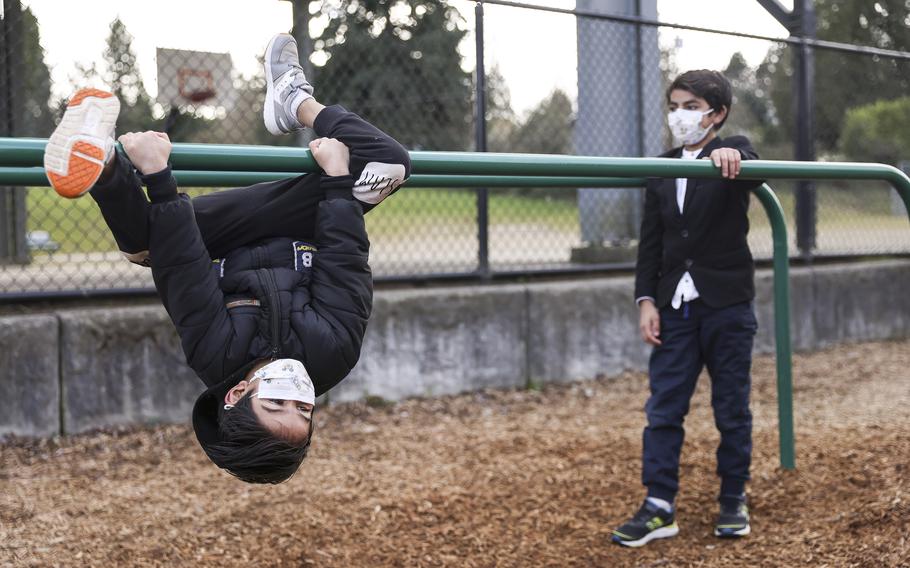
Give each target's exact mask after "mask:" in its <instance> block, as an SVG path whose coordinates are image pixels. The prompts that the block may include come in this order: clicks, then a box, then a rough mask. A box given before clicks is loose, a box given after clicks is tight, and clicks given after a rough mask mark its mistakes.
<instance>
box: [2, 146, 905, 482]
mask: <svg viewBox="0 0 910 568" xmlns="http://www.w3.org/2000/svg"><path fill="white" fill-rule="evenodd" d="M46 143H47V141H46V140H43V139H34V138H33V139H21V138H19V139H16V138H0V165H2V166H3V167H0V183H8V184H15V185H47V179H46V178H45V176H44V171H43V169H42V168H41V167H40V165H41V163H42V161H43V152H44V146H45V144H46ZM411 160H412V166H413V168H412V169H413V172H414V173H415V175H414V176H412V177H411V179H410V180H409V182H408V184H409V185H411V186H415V187H476V186H486V187H522V186H531V187H630V186H637V185H642V184H643V183H644V182H645V180H644V179H642V178H644V177H687V178H718V177H720V172H719V170H718V169H717V168H716V167H714V165H713V164H712V163H710V162H709V161H706V160H698V161H682V160H674V159H668V158H602V157H590V156H553V155H535V154H492V153H484V154H472V153H464V152H412V153H411ZM171 161H172V164H173V165H174V167H175V173H176V175H177V178H178V181H179V182H180V183H181V184H183V185H191V186H200V187H201V186H225V185H248V184H250V183H256V182H259V181H266V180H272V179H280V178H285V177H293V176H294V175H297V174H300V173H304V172H312V171H317V166H316V163H315V161H314V160H313V158H312V156H311V155H310V153H309V151H308V150H305V149H302V148H293V147H262V146H223V145H212V144H175V145H174V149H173V152H172V154H171ZM212 168H215V169H216V170H217V171H211V169H212ZM740 177H742V178H746V179H780V178H786V179H867V180H884V181H888V182H890V183H891V184H892V185H893V186H894V187H895V189H896V190H897V191H898V193H899V194H900V196H901V198H902V199H903V201H904V204H905V205H906V206H907V210H908V212H910V178H908V177H907V175H906V174H904V173H903V172H901V171H900V170H898V169H897V168H894V167H891V166H888V165H884V164H864V163H841V162H785V161H762V160H750V161H748V162H745V163H743V164H742V171H741V174H740ZM618 178H621V179H618ZM755 194H756V196H757V197H758V199H759V200H760V201H761V202H762V205H763V206H764V207H765V211H766V212H767V214H768V217H769V219H770V221H771V226H772V237H773V241H774V312H775V337H776V346H777V347H776V348H777V374H778V384H777V386H778V415H779V421H780V452H781V465H782V467H784V468H785V469H792V468H794V467H795V449H794V446H795V442H794V440H795V433H794V429H793V395H792V352H791V344H790V327H789V303H790V300H789V283H788V280H789V279H788V272H789V267H788V251H787V235H786V225H785V223H784V217H783V211H782V210H781V207H780V203H779V201H778V200H777V197H776V196H775V195H774V193H773V191H771V189H770V188H769V187H767V186H762V187H760V188H758V189H756V190H755Z"/></svg>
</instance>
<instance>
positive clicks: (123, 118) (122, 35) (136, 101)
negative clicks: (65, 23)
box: [104, 18, 160, 132]
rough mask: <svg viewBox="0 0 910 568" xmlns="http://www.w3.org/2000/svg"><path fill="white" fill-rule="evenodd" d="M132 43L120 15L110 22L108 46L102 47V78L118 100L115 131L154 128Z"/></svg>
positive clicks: (150, 101) (150, 106) (147, 96)
mask: <svg viewBox="0 0 910 568" xmlns="http://www.w3.org/2000/svg"><path fill="white" fill-rule="evenodd" d="M132 43H133V36H132V35H130V33H129V32H128V31H127V29H126V26H125V25H124V24H123V22H122V21H121V20H120V18H116V19H115V20H114V21H113V22H111V33H110V35H108V37H107V47H106V48H105V50H104V61H105V64H106V69H105V73H104V81H105V83H107V84H108V85H109V86H110V87H111V92H112V93H113V94H114V95H115V96H116V97H117V98H118V99H120V117H119V118H118V119H117V131H118V132H130V131H141V130H149V129H151V128H153V127H155V120H154V118H153V117H152V100H151V98H150V97H149V94H148V92H147V91H146V90H145V84H144V83H143V81H142V75H141V74H140V73H139V67H138V66H137V64H136V54H135V53H134V52H133V47H132ZM158 127H160V125H159V126H158Z"/></svg>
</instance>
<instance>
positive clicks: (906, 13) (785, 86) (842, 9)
mask: <svg viewBox="0 0 910 568" xmlns="http://www.w3.org/2000/svg"><path fill="white" fill-rule="evenodd" d="M815 10H816V16H817V21H818V37H819V39H824V40H831V41H839V42H846V43H853V44H857V45H868V46H874V47H880V48H885V49H895V50H910V26H907V23H906V22H907V21H910V4H908V3H907V2H906V1H905V0H877V1H876V2H857V1H854V2H843V1H842V0H816V2H815ZM790 49H792V48H789V47H784V46H777V47H775V48H772V49H771V50H770V51H769V52H768V55H767V57H766V58H765V60H764V62H763V63H762V64H761V65H760V66H759V69H758V70H757V78H758V80H759V83H760V84H761V85H764V86H766V87H767V88H768V89H769V94H770V99H771V102H772V104H773V111H774V112H775V113H776V116H777V118H778V119H779V120H780V124H781V129H780V131H779V135H780V136H782V137H784V138H792V133H793V132H794V110H793V103H792V92H791V82H792V80H793V65H792V58H791V54H790ZM907 92H910V62H908V61H901V60H895V59H889V58H883V57H875V56H868V55H859V54H846V53H842V52H837V51H831V50H825V49H816V50H815V94H816V102H815V112H816V114H815V122H816V138H817V142H818V145H819V149H820V150H821V151H833V150H835V149H836V148H837V147H838V140H839V139H840V137H841V129H842V127H843V124H844V116H845V114H846V111H847V109H850V108H852V107H856V106H862V105H866V104H869V103H873V102H875V101H878V100H889V99H894V98H897V97H900V96H903V95H905V94H906V93H907Z"/></svg>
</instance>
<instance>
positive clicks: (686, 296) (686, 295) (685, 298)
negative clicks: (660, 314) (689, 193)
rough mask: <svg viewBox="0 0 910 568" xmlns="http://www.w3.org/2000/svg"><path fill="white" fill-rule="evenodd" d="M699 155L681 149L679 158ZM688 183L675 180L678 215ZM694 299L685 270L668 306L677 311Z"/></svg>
mask: <svg viewBox="0 0 910 568" xmlns="http://www.w3.org/2000/svg"><path fill="white" fill-rule="evenodd" d="M699 153H701V150H691V151H690V150H686V149H685V148H683V151H682V156H681V157H682V159H683V160H694V159H696V158H697V157H698V154H699ZM688 183H689V180H688V179H685V178H676V204H677V205H679V212H680V213H682V212H683V204H684V203H685V202H686V185H687V184H688ZM695 298H698V289H696V288H695V281H694V280H692V275H691V274H689V271H688V270H687V271H686V273H685V274H683V275H682V278H680V279H679V284H677V285H676V292H675V293H674V294H673V299H672V300H671V301H670V305H671V306H673V309H674V310H678V309H679V307H680V306H682V303H683V302H691V301H692V300H694V299H695Z"/></svg>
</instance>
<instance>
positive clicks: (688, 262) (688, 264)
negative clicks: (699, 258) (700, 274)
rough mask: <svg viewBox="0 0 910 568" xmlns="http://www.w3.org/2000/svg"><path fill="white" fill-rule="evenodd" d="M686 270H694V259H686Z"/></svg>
mask: <svg viewBox="0 0 910 568" xmlns="http://www.w3.org/2000/svg"><path fill="white" fill-rule="evenodd" d="M686 268H692V259H691V258H687V259H686Z"/></svg>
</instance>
